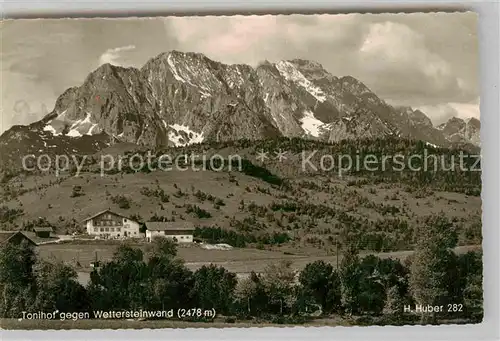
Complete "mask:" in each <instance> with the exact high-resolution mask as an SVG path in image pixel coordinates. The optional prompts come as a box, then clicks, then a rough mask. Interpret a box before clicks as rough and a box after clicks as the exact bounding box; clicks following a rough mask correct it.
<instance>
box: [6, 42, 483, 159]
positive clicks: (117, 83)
mask: <svg viewBox="0 0 500 341" xmlns="http://www.w3.org/2000/svg"><path fill="white" fill-rule="evenodd" d="M476 121H477V120H476ZM476 121H472V120H471V121H469V123H468V126H469V127H470V128H468V129H467V130H464V131H461V128H460V127H462V125H465V122H464V121H463V120H460V119H456V120H455V121H454V120H450V121H449V122H448V123H447V124H448V125H449V126H447V127H441V129H442V130H438V129H435V128H434V127H433V126H432V123H431V122H430V119H429V118H428V117H427V116H426V115H425V114H424V113H423V112H421V111H419V110H413V109H411V108H404V109H401V108H394V107H392V106H390V105H389V104H387V103H386V102H385V101H383V100H382V99H380V98H379V97H378V96H377V95H376V94H375V93H373V92H372V91H371V90H370V89H369V88H368V87H367V86H366V85H364V84H363V83H362V82H360V81H359V80H357V79H356V78H354V77H352V76H344V77H342V78H338V77H336V76H334V75H332V74H330V73H329V72H328V71H327V70H326V69H325V68H324V67H323V66H322V65H321V64H319V63H317V62H314V61H308V60H303V59H291V60H283V61H279V62H276V63H270V62H268V61H264V62H262V63H260V64H259V66H258V67H257V68H252V67H251V66H249V65H245V64H233V65H228V64H223V63H221V62H217V61H213V60H211V59H209V58H207V57H206V56H205V55H203V54H201V53H194V52H181V51H175V50H174V51H170V52H165V53H161V54H159V55H157V56H155V57H153V58H151V59H150V60H148V61H147V62H146V63H145V65H144V66H143V67H142V68H140V69H137V68H124V67H120V66H115V65H111V64H103V65H101V66H100V67H98V68H97V69H95V70H94V71H92V72H91V73H90V74H89V75H88V76H87V77H86V78H85V80H84V82H83V84H81V85H80V86H78V87H72V88H69V89H68V90H66V91H65V92H63V93H62V94H61V95H60V96H59V97H58V99H57V101H56V105H55V107H54V110H53V111H52V112H51V113H50V114H48V115H47V116H46V117H45V118H44V119H42V120H40V121H38V122H35V123H33V124H32V125H30V126H29V127H27V128H26V129H24V128H23V127H20V128H19V127H17V128H12V131H14V130H15V132H16V133H15V134H9V133H8V132H6V133H5V134H3V135H2V137H1V141H0V142H2V146H8V145H9V141H17V142H16V143H17V145H16V146H17V147H16V148H20V147H19V143H20V142H19V141H20V139H19V136H21V135H22V136H25V137H26V136H27V137H26V139H27V142H26V143H31V144H30V148H29V149H30V150H38V151H40V152H43V151H44V150H45V149H46V148H47V147H46V146H45V145H48V143H47V141H48V140H49V137H50V143H51V144H52V145H57V144H58V143H59V142H58V141H61V142H60V143H64V145H65V146H68V144H69V145H70V144H71V143H73V142H74V143H78V141H80V139H86V140H89V138H91V137H92V138H93V137H96V139H94V140H95V142H96V144H95V145H96V146H101V145H102V144H109V143H110V142H109V141H119V142H128V143H134V144H139V145H152V146H163V145H172V146H184V145H188V144H192V143H200V142H205V141H211V140H212V141H228V140H237V139H242V138H246V139H265V138H273V137H276V136H288V137H303V138H312V139H321V140H327V141H338V140H341V139H356V138H366V137H381V136H391V135H393V136H399V137H408V138H413V139H420V140H424V141H426V142H429V143H432V144H435V145H439V146H444V145H446V143H448V142H449V141H455V140H456V138H455V137H453V138H452V137H450V136H451V135H450V134H456V133H457V132H460V134H459V135H460V136H463V139H466V140H467V141H478V139H477V137H478V132H479V128H478V127H479V121H477V122H476ZM454 122H458V123H460V122H461V123H460V124H459V125H458V130H457V129H452V127H453V126H454V125H456V124H455V123H454ZM27 131H29V134H28V135H23V134H25V133H26V134H27ZM476 133H477V134H476ZM20 134H21V135H20ZM35 135H36V136H35ZM98 136H99V138H97V137H98ZM445 136H447V138H445ZM91 140H92V139H91ZM111 143H113V142H111ZM16 150H17V149H16Z"/></svg>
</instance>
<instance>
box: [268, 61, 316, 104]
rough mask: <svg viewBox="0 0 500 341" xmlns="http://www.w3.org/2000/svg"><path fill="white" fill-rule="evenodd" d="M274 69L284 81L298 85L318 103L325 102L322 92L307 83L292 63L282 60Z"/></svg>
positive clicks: (310, 83)
mask: <svg viewBox="0 0 500 341" xmlns="http://www.w3.org/2000/svg"><path fill="white" fill-rule="evenodd" d="M276 69H278V71H279V73H280V74H281V75H282V76H283V77H284V78H285V79H286V80H288V81H292V82H294V83H297V84H299V85H300V86H302V87H303V88H304V89H305V90H306V91H307V92H309V93H310V94H311V95H312V96H313V97H314V98H316V99H317V100H318V101H320V102H324V101H326V96H325V94H324V92H323V91H322V90H321V89H320V88H319V87H317V86H316V85H314V84H313V83H312V82H311V81H309V80H308V79H307V78H306V77H305V76H304V75H303V74H302V73H301V72H300V71H299V70H297V69H296V68H295V66H294V65H293V64H292V63H290V62H287V61H283V60H282V61H280V62H278V63H277V64H276Z"/></svg>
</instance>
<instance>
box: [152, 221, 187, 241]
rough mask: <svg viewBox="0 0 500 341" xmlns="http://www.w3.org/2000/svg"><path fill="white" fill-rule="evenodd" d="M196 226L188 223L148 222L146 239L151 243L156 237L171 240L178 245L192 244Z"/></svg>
mask: <svg viewBox="0 0 500 341" xmlns="http://www.w3.org/2000/svg"><path fill="white" fill-rule="evenodd" d="M193 234H194V225H193V224H192V223H190V222H187V221H166V222H147V223H146V239H147V241H149V242H151V240H152V239H153V238H154V237H157V236H160V237H165V238H170V239H172V240H174V241H175V242H177V243H192V242H193Z"/></svg>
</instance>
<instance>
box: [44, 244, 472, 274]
mask: <svg viewBox="0 0 500 341" xmlns="http://www.w3.org/2000/svg"><path fill="white" fill-rule="evenodd" d="M138 246H139V247H141V249H143V250H144V249H145V248H146V246H147V244H139V245H138ZM117 247H118V244H116V243H115V244H110V243H106V242H105V241H103V242H95V241H93V242H92V243H89V244H78V243H75V242H72V243H62V244H46V245H40V246H39V247H38V248H37V249H38V253H39V255H40V257H41V258H42V259H47V260H51V259H52V260H60V261H64V262H69V263H70V264H72V265H73V266H75V265H76V261H78V262H79V263H80V265H81V267H76V266H75V268H76V270H77V271H78V277H79V281H80V282H81V283H82V284H86V283H87V282H88V281H89V280H90V275H89V272H90V271H91V268H90V262H92V261H94V260H95V257H96V256H95V255H96V253H97V259H98V260H100V261H109V260H110V259H111V257H112V255H113V252H114V251H115V249H116V248H117ZM480 248H481V246H479V245H471V246H459V247H457V248H456V252H457V253H463V252H467V251H469V250H476V249H480ZM412 252H413V251H395V252H384V253H370V252H362V253H361V256H362V255H368V254H376V255H377V256H378V257H381V258H395V259H404V258H406V257H407V256H409V255H410V254H411V253H412ZM178 257H180V258H181V259H183V260H184V262H185V264H186V266H187V267H188V268H189V269H191V270H193V271H195V270H197V269H199V268H200V267H202V266H203V265H208V264H215V265H218V266H223V267H224V268H226V269H227V270H229V271H231V272H234V273H236V274H238V275H239V276H243V277H244V276H246V275H248V274H249V273H250V272H252V271H255V272H257V273H259V272H263V271H264V269H265V268H266V266H267V265H268V264H270V263H273V262H278V261H280V260H290V261H291V262H292V268H293V269H295V270H298V271H300V270H302V269H303V268H304V267H305V266H306V265H307V264H308V263H311V262H314V261H317V260H323V261H325V262H328V263H330V264H332V265H333V266H334V267H335V266H336V264H337V256H335V255H325V256H317V255H304V254H301V255H299V254H297V255H289V254H284V253H283V252H279V251H270V250H257V249H250V248H242V249H240V248H234V249H232V250H207V249H203V248H201V247H199V246H197V245H192V246H183V247H179V249H178ZM340 261H341V257H339V259H338V262H339V263H340Z"/></svg>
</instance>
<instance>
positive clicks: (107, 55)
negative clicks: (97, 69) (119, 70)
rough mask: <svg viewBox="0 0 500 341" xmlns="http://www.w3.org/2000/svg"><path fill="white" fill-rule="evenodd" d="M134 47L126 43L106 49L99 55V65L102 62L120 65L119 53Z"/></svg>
mask: <svg viewBox="0 0 500 341" xmlns="http://www.w3.org/2000/svg"><path fill="white" fill-rule="evenodd" d="M134 49H135V45H127V46H121V47H116V48H113V49H108V50H106V52H104V53H103V54H102V55H101V56H100V57H99V65H102V64H106V63H109V64H113V65H122V64H121V63H120V62H119V61H118V60H119V59H120V57H121V53H122V52H125V51H131V50H134Z"/></svg>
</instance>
